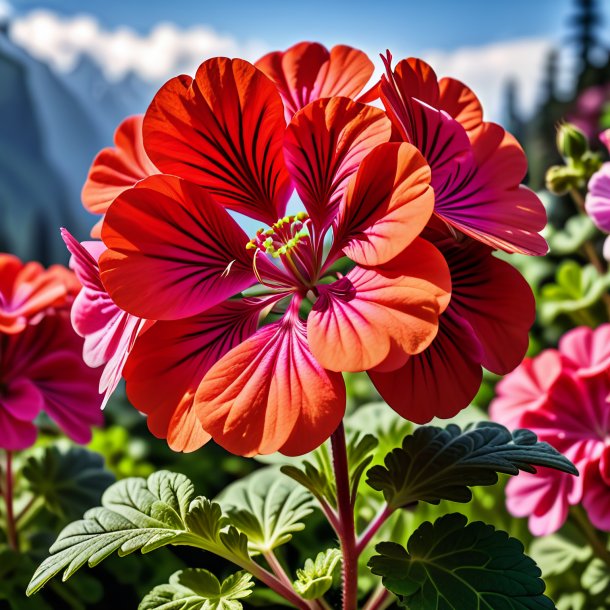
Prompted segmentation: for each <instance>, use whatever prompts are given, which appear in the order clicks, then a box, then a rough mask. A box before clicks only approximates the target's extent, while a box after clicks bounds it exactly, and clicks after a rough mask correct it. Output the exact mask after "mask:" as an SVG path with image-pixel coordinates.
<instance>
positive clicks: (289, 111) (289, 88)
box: [255, 42, 375, 122]
mask: <svg viewBox="0 0 610 610" xmlns="http://www.w3.org/2000/svg"><path fill="white" fill-rule="evenodd" d="M255 65H256V67H257V68H259V69H260V70H262V71H263V72H264V73H265V74H266V75H267V76H268V77H269V78H270V79H271V80H272V81H273V82H274V83H275V85H276V86H277V88H278V90H279V92H280V94H281V96H282V99H283V101H284V106H285V108H286V121H287V122H288V121H290V119H291V118H292V115H294V114H295V113H296V112H298V111H299V110H300V109H301V108H303V107H304V106H306V105H307V104H309V103H310V102H313V101H314V100H316V99H320V98H325V97H335V96H345V97H350V98H353V97H355V96H356V95H358V93H360V91H362V89H363V88H364V86H365V85H366V83H367V82H368V81H369V79H370V78H371V76H372V75H373V71H374V69H375V68H374V66H373V63H372V62H371V60H370V59H369V58H368V57H367V56H366V54H365V53H363V52H362V51H359V50H358V49H354V48H352V47H348V46H346V45H337V46H335V47H333V48H332V49H331V50H330V52H329V51H328V50H327V49H326V47H324V46H322V45H321V44H318V43H316V42H301V43H298V44H296V45H294V46H292V47H290V48H289V49H288V50H286V51H283V52H282V51H274V52H272V53H268V54H267V55H265V56H264V57H261V59H259V60H258V61H257V62H256V64H255Z"/></svg>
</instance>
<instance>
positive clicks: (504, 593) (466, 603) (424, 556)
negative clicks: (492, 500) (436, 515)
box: [369, 513, 555, 610]
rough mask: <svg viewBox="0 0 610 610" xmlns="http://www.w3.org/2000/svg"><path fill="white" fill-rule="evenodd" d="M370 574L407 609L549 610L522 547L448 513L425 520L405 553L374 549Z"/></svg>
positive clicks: (385, 546)
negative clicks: (381, 579) (433, 520)
mask: <svg viewBox="0 0 610 610" xmlns="http://www.w3.org/2000/svg"><path fill="white" fill-rule="evenodd" d="M376 550H377V552H378V553H379V555H376V556H374V557H372V558H371V560H370V562H369V566H370V568H371V571H372V572H373V573H374V574H377V575H378V576H381V577H382V578H383V584H384V586H385V587H386V588H387V589H389V590H390V591H391V592H392V593H394V594H395V595H397V596H398V597H399V599H400V601H401V603H402V604H403V605H405V606H406V607H408V608H409V609H410V610H466V609H469V610H470V609H472V610H475V609H477V610H543V609H545V610H548V609H553V608H554V607H555V606H554V604H553V602H552V601H551V600H550V599H549V598H548V597H546V596H545V595H544V582H543V581H542V579H541V578H540V570H539V569H538V567H537V566H536V564H535V563H534V561H533V560H532V559H530V558H529V557H527V556H526V555H525V554H524V553H523V545H522V544H521V543H520V542H519V541H518V540H517V539H516V538H510V537H509V536H508V534H506V533H505V532H501V531H498V530H495V529H494V528H493V527H492V526H491V525H485V524H484V523H482V522H481V521H475V522H473V523H470V524H467V519H466V517H464V516H463V515H460V514H458V513H453V514H450V515H445V516H444V517H441V518H440V519H438V520H437V521H436V522H435V523H434V524H432V523H430V522H426V523H424V524H423V525H421V526H420V527H419V528H418V529H417V530H416V531H415V532H414V533H413V535H412V536H411V538H410V539H409V542H408V544H407V549H405V548H404V547H402V546H400V545H399V544H396V543H394V542H382V543H381V544H378V545H377V547H376Z"/></svg>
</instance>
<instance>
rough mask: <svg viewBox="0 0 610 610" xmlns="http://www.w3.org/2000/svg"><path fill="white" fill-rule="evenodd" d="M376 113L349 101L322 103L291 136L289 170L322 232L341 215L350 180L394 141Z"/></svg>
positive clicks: (295, 122) (298, 120) (302, 117)
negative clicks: (376, 152)
mask: <svg viewBox="0 0 610 610" xmlns="http://www.w3.org/2000/svg"><path fill="white" fill-rule="evenodd" d="M391 130H392V126H391V124H390V121H389V120H388V119H387V117H386V116H385V114H384V113H383V112H382V111H381V110H378V109H377V108H371V107H370V106H365V105H364V104H359V103H357V102H352V101H351V100H350V99H348V98H346V97H335V98H330V99H323V100H318V101H316V102H312V103H311V104H309V105H307V106H306V107H305V108H303V110H301V111H299V112H298V113H297V114H296V115H295V116H294V118H293V119H292V122H291V123H290V125H289V126H288V129H287V131H286V138H285V141H284V153H285V156H286V165H287V166H288V169H289V171H290V173H291V175H292V178H293V180H294V182H295V185H296V188H297V191H298V193H299V196H300V198H301V200H302V201H303V203H304V205H305V209H306V210H307V212H308V213H309V215H310V216H311V217H312V219H313V220H314V222H315V224H316V226H317V227H318V228H319V229H320V230H323V229H325V228H326V227H328V226H329V225H330V223H331V222H332V220H333V219H334V217H335V216H336V214H337V209H338V208H339V203H340V201H341V198H342V197H343V193H344V192H345V190H346V188H347V183H348V180H349V178H350V177H351V176H352V175H354V174H355V173H356V171H357V170H358V167H359V165H360V163H361V162H362V159H363V158H364V157H365V156H366V155H367V154H368V153H369V152H370V151H371V150H372V149H373V148H374V147H375V146H377V145H378V144H382V143H383V142H387V141H388V140H389V139H390V135H391Z"/></svg>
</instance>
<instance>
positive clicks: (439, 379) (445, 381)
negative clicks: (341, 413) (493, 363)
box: [369, 309, 483, 424]
mask: <svg viewBox="0 0 610 610" xmlns="http://www.w3.org/2000/svg"><path fill="white" fill-rule="evenodd" d="M481 356H482V350H481V345H480V343H479V341H478V340H477V337H476V335H475V334H474V332H473V331H472V328H471V327H470V325H469V324H468V322H466V321H464V320H463V319H461V318H460V317H459V316H456V315H455V313H453V312H452V311H451V309H449V310H447V311H446V312H445V313H444V314H443V315H442V316H441V317H440V319H439V329H438V334H437V335H436V337H435V338H434V341H432V343H431V345H430V346H429V347H428V348H427V349H426V350H425V351H423V352H422V353H421V354H417V355H415V356H411V357H410V358H409V359H408V360H407V362H406V364H405V365H404V366H402V367H401V368H399V369H397V370H394V371H391V372H380V371H378V370H373V371H369V376H370V378H371V380H372V381H373V384H374V385H375V387H376V388H377V391H378V392H379V393H380V394H381V396H382V398H383V399H384V400H385V401H386V402H387V403H388V404H389V405H390V406H391V407H392V408H393V409H394V410H395V411H396V412H397V413H399V414H400V415H401V416H402V417H404V418H405V419H408V420H409V421H412V422H415V423H417V424H425V423H427V422H429V421H430V420H431V419H432V418H434V417H442V418H449V417H453V416H454V415H456V414H457V413H459V411H461V410H462V409H464V408H465V407H467V406H468V405H469V404H470V402H471V400H472V399H473V398H474V396H475V395H476V393H477V392H478V391H479V386H480V385H481V379H482V377H483V371H482V369H481V364H480V363H481Z"/></svg>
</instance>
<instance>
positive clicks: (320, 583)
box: [293, 549, 341, 599]
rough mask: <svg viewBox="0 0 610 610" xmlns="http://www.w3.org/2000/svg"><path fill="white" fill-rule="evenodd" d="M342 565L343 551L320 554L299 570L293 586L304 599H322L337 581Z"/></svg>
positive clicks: (337, 550)
mask: <svg viewBox="0 0 610 610" xmlns="http://www.w3.org/2000/svg"><path fill="white" fill-rule="evenodd" d="M340 564H341V551H340V550H339V549H327V550H326V551H324V552H320V553H318V555H317V556H316V558H315V560H311V559H307V560H306V561H305V565H304V566H303V568H299V569H298V570H297V580H295V582H294V584H293V586H294V588H295V590H296V592H297V593H298V594H299V595H300V596H301V597H302V598H303V599H318V598H320V597H322V596H323V595H324V594H325V593H326V592H327V591H328V590H329V589H330V588H331V587H332V586H333V583H335V581H336V580H337V575H338V568H339V566H340Z"/></svg>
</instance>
